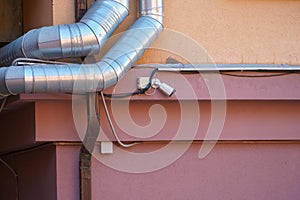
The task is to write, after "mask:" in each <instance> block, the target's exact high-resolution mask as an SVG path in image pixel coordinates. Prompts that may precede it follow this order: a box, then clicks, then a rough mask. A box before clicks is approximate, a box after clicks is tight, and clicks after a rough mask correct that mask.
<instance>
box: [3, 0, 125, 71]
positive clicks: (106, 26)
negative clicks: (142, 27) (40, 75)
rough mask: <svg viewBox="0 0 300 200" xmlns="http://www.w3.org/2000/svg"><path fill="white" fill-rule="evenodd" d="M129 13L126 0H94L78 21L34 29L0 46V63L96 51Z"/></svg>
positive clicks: (66, 56) (77, 54)
mask: <svg viewBox="0 0 300 200" xmlns="http://www.w3.org/2000/svg"><path fill="white" fill-rule="evenodd" d="M128 13H129V0H98V1H96V2H95V3H94V4H93V5H92V6H91V7H90V8H89V10H88V11H87V12H86V14H85V15H84V16H83V18H82V19H81V20H80V22H78V23H73V24H66V25H56V26H49V27H42V28H39V29H34V30H31V31H29V32H28V33H26V34H25V35H24V36H22V37H20V38H18V39H16V40H15V41H13V42H11V43H10V44H8V45H6V46H5V47H3V48H1V49H0V66H9V65H11V63H12V62H13V60H15V59H16V58H20V57H25V58H26V57H27V58H37V59H49V60H51V59H59V58H70V57H82V56H87V55H89V54H96V53H98V52H99V50H100V49H101V48H102V46H103V44H104V43H105V42H106V41H107V39H108V37H109V36H110V35H111V34H112V33H113V31H114V30H115V29H116V28H117V27H118V26H119V24H120V23H121V22H122V21H123V20H124V19H125V18H126V16H127V15H128Z"/></svg>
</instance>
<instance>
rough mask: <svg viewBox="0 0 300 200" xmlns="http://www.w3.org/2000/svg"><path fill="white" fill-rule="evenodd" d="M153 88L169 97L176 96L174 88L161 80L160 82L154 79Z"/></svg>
mask: <svg viewBox="0 0 300 200" xmlns="http://www.w3.org/2000/svg"><path fill="white" fill-rule="evenodd" d="M151 87H153V88H155V89H159V90H160V91H161V92H162V93H164V94H165V95H167V96H168V97H171V96H172V95H173V94H174V92H176V90H175V89H174V88H172V87H171V86H170V85H168V84H166V83H162V82H160V80H158V79H157V78H155V79H152V83H151Z"/></svg>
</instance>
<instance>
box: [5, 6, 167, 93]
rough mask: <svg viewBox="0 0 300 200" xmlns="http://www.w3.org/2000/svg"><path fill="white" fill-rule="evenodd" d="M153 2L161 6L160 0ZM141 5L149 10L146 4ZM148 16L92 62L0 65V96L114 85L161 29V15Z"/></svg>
mask: <svg viewBox="0 0 300 200" xmlns="http://www.w3.org/2000/svg"><path fill="white" fill-rule="evenodd" d="M157 2H158V3H159V5H162V0H161V1H157ZM151 5H152V4H151ZM151 7H155V6H151ZM144 8H145V9H148V10H149V13H153V12H151V11H150V8H148V7H147V6H145V7H144ZM160 10H161V11H160V13H158V15H159V16H163V14H162V12H163V9H162V7H161V9H160ZM152 16H153V15H152V14H150V15H149V16H148V15H147V14H143V15H141V16H140V17H139V18H138V19H137V20H136V22H135V23H134V24H133V25H132V26H131V27H130V28H129V29H128V31H126V32H125V33H124V34H123V35H122V36H121V38H120V39H119V40H118V41H117V43H116V44H115V45H114V46H113V47H112V48H111V49H110V50H109V51H108V52H107V53H106V54H105V55H104V57H103V58H102V59H101V60H100V61H99V62H97V63H95V64H82V65H80V64H65V65H62V64H39V65H30V66H11V67H5V68H0V83H1V85H0V95H1V96H2V97H4V96H7V95H15V94H20V93H60V92H68V93H85V92H94V91H102V90H103V89H105V88H107V87H109V86H112V85H114V84H116V83H117V82H118V81H119V80H120V79H121V78H122V77H123V76H124V74H125V73H126V72H127V71H128V70H129V69H130V68H131V67H132V65H133V64H134V63H135V62H136V61H137V59H138V58H139V57H140V56H141V55H142V54H143V52H144V51H145V49H147V48H148V47H149V46H150V45H151V44H152V42H153V41H154V40H155V39H156V38H157V37H158V35H159V33H160V32H161V31H162V30H163V24H162V21H163V20H162V19H163V18H162V19H161V20H160V21H158V20H157V19H156V18H153V17H152Z"/></svg>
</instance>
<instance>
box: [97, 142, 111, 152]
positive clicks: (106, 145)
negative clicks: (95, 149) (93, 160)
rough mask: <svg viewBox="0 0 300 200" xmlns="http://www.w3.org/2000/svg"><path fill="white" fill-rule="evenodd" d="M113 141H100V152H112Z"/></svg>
mask: <svg viewBox="0 0 300 200" xmlns="http://www.w3.org/2000/svg"><path fill="white" fill-rule="evenodd" d="M113 146H114V145H113V143H112V142H110V141H108V142H101V143H100V148H101V153H102V154H112V153H113V151H114V150H113Z"/></svg>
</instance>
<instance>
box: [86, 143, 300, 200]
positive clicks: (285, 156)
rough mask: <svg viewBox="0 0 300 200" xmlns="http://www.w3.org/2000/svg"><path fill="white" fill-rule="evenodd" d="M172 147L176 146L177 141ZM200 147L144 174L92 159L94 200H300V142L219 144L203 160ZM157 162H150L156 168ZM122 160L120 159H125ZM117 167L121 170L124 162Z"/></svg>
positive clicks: (196, 145) (147, 146)
mask: <svg viewBox="0 0 300 200" xmlns="http://www.w3.org/2000/svg"><path fill="white" fill-rule="evenodd" d="M175 145H177V147H176V148H180V147H179V146H178V145H180V144H175ZM200 146H201V144H200V143H194V144H192V146H191V147H190V148H189V150H188V151H187V152H186V153H185V154H184V155H183V156H182V157H180V158H179V159H178V160H177V161H176V162H175V163H173V164H171V165H169V166H168V167H167V168H164V169H161V170H159V171H155V172H151V173H144V174H130V173H124V172H120V171H116V170H114V169H111V168H108V167H106V166H104V165H103V164H101V163H100V162H99V161H97V160H95V159H94V160H93V171H92V174H93V179H92V181H93V199H104V200H105V199H109V200H110V199H128V200H129V199H130V200H132V199H149V200H150V199H215V200H218V199H220V200H221V199H222V200H223V199H245V200H247V199H249V200H252V199H257V200H265V199H273V200H275V199H278V200H281V199H298V198H299V196H300V190H299V186H300V173H299V170H300V144H299V143H294V144H275V143H274V144H268V143H260V144H258V143H253V144H246V143H245V144H243V143H227V144H217V145H216V147H215V148H214V149H213V151H212V152H211V153H210V154H209V155H208V156H207V157H206V158H205V159H203V160H200V159H198V152H199V149H200ZM158 147H160V146H159V145H155V144H142V145H141V146H140V147H139V146H137V147H134V151H135V152H139V151H147V150H148V151H151V150H152V149H156V148H158ZM124 154H126V153H124ZM107 156H108V157H110V156H111V157H113V156H114V155H107ZM124 156H125V155H124ZM163 158H164V157H158V158H157V160H159V159H163ZM157 160H151V161H149V162H148V163H149V165H153V166H155V165H156V161H157ZM126 162H128V161H126V159H124V160H123V163H124V164H125V163H126ZM136 164H137V165H138V164H141V163H136ZM118 167H119V168H122V164H120V165H119V166H118Z"/></svg>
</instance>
